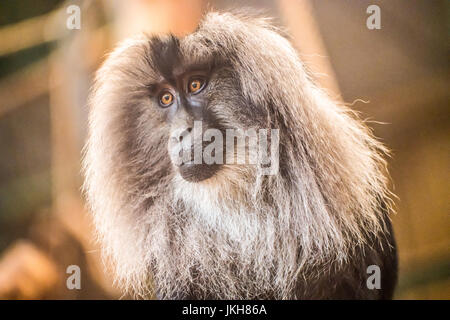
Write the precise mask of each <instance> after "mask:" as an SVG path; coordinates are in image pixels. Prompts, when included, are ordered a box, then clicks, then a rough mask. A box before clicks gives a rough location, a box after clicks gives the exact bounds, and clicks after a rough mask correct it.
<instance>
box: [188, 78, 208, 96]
mask: <svg viewBox="0 0 450 320" xmlns="http://www.w3.org/2000/svg"><path fill="white" fill-rule="evenodd" d="M205 83H206V81H205V79H202V78H193V79H191V80H189V86H188V91H189V92H190V93H193V94H196V93H199V92H200V91H202V90H203V88H204V87H205Z"/></svg>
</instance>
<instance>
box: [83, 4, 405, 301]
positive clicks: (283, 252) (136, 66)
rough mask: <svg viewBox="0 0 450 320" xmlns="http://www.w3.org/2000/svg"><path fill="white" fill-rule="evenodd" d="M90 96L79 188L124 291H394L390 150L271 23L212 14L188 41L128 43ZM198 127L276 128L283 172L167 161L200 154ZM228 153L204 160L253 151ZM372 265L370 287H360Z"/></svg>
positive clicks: (309, 294) (311, 295) (145, 294)
mask: <svg viewBox="0 0 450 320" xmlns="http://www.w3.org/2000/svg"><path fill="white" fill-rule="evenodd" d="M88 105H89V124H88V138H87V142H86V146H85V149H84V155H83V173H84V186H83V188H84V193H85V195H86V200H87V203H88V206H89V210H90V211H91V212H92V216H93V223H94V225H95V227H96V230H97V235H98V238H99V241H100V243H101V245H102V251H103V254H104V257H105V258H106V259H107V260H108V261H110V263H111V265H112V268H113V272H114V275H115V279H116V283H117V285H118V286H119V287H120V288H122V290H123V291H124V292H128V293H131V294H132V295H133V296H134V297H135V298H151V297H155V296H156V298H157V299H277V300H278V299H391V298H392V296H393V292H394V288H395V283H396V278H397V253H396V244H395V239H394V234H393V229H392V225H391V221H390V213H391V212H393V209H392V206H393V205H392V200H391V198H392V193H391V192H390V191H389V186H388V184H389V178H388V173H387V169H386V167H387V162H386V159H385V158H386V155H387V154H388V152H389V151H388V149H387V148H386V147H385V146H384V145H383V144H382V143H381V142H379V141H378V140H377V139H376V138H375V136H374V135H373V133H372V131H371V130H370V129H369V127H368V126H367V125H366V124H365V122H364V121H362V120H360V118H359V116H358V115H357V114H356V113H355V112H354V111H352V110H351V109H350V108H348V107H347V106H346V105H344V104H342V103H338V102H336V101H334V100H333V99H332V98H330V97H329V95H328V94H327V93H326V91H325V90H324V89H322V88H320V87H319V86H317V85H316V84H315V83H314V80H313V79H312V77H311V75H310V73H309V72H308V70H307V68H306V67H305V66H304V64H303V63H302V61H301V59H300V57H299V54H298V53H297V52H296V50H295V49H294V47H293V46H292V45H291V43H290V40H289V39H288V37H287V36H286V35H285V34H284V31H281V30H280V29H279V28H277V27H276V26H274V25H273V24H272V22H271V20H270V19H269V18H266V17H261V16H254V15H251V14H248V13H242V12H241V13H230V12H215V11H211V12H208V13H206V14H205V15H204V17H203V18H202V21H201V22H200V23H199V25H198V27H197V29H196V30H195V31H194V32H193V33H191V34H188V35H185V36H182V37H177V36H175V35H173V34H167V35H146V34H143V35H139V36H136V37H132V38H130V39H127V40H125V41H123V42H122V43H121V44H119V45H118V47H117V48H116V49H114V50H113V51H112V52H111V53H110V54H109V55H108V57H107V58H106V59H105V61H104V62H103V64H102V65H101V67H100V68H99V70H98V71H97V73H96V77H95V80H94V84H93V86H92V91H91V94H90V98H89V102H88ZM196 122H201V124H202V128H201V129H199V130H197V131H198V132H200V134H198V133H197V134H194V133H193V132H194V130H193V128H194V127H195V123H196ZM208 129H214V130H216V131H215V132H216V133H217V132H218V133H225V135H226V133H227V132H228V130H235V131H237V132H242V131H244V130H247V131H248V129H255V130H260V132H267V131H264V130H269V129H274V130H277V132H278V139H276V138H274V136H270V137H269V138H267V141H268V144H267V145H275V142H277V145H278V152H277V157H278V158H277V159H278V160H277V163H278V164H277V170H275V171H274V172H271V173H270V174H267V173H264V172H263V170H262V167H263V166H262V165H259V164H249V163H247V162H245V163H240V164H237V163H236V161H235V162H233V161H223V163H215V162H214V163H206V162H200V163H195V162H193V161H192V155H190V157H191V158H189V156H188V157H187V158H186V159H187V160H186V159H185V158H183V160H182V161H176V160H177V157H176V155H177V154H178V155H180V153H184V152H182V151H186V152H185V154H188V152H192V148H193V146H200V147H202V148H203V147H206V143H205V142H204V141H200V140H201V139H200V138H199V137H201V136H202V134H206V131H207V130H208ZM261 130H262V131H261ZM238 136H239V135H238ZM240 136H242V134H240ZM188 138H190V139H188ZM199 139H200V140H199ZM202 139H204V137H203V138H202ZM233 139H234V138H233ZM183 140H185V141H188V142H187V143H186V145H187V146H181V145H182V144H183ZM206 140H207V139H206ZM211 140H212V139H211ZM244 140H245V139H244ZM247 140H248V139H247ZM225 149H228V147H224V148H223V149H220V148H217V149H215V152H213V153H214V154H215V156H221V155H224V154H225V155H224V158H225V159H228V155H227V154H226V153H225V151H229V154H230V155H231V156H236V158H239V157H240V158H242V152H240V153H239V152H238V151H239V150H241V151H242V150H244V151H245V150H247V151H249V149H251V148H249V147H247V146H245V145H244V147H242V146H241V147H239V146H237V147H236V146H233V150H225ZM253 149H254V148H253ZM174 154H175V156H174ZM274 159H275V158H274ZM241 160H242V159H241ZM269 162H270V163H272V162H273V163H275V162H276V160H273V161H272V160H271V161H269ZM374 265H375V266H377V267H378V268H379V270H380V274H379V276H380V277H381V278H380V285H378V287H377V288H375V289H374V288H373V287H370V286H368V281H369V280H368V279H369V277H370V276H371V274H370V273H368V270H369V269H368V268H369V266H374Z"/></svg>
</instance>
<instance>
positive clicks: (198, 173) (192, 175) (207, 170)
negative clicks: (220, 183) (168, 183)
mask: <svg viewBox="0 0 450 320" xmlns="http://www.w3.org/2000/svg"><path fill="white" fill-rule="evenodd" d="M219 169H220V165H218V164H210V165H208V164H194V163H184V164H182V165H181V166H179V167H178V171H179V172H180V175H181V177H182V178H183V179H184V180H186V181H189V182H200V181H204V180H206V179H209V178H211V177H212V176H214V175H215V174H216V172H217V171H219Z"/></svg>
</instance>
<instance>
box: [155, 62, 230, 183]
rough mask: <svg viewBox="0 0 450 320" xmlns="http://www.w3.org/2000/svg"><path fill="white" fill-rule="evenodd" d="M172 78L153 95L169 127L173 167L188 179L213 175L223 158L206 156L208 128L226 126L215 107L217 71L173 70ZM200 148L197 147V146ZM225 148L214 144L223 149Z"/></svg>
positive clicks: (162, 83)
mask: <svg viewBox="0 0 450 320" xmlns="http://www.w3.org/2000/svg"><path fill="white" fill-rule="evenodd" d="M171 80H172V81H170V82H169V81H167V80H165V79H164V80H163V81H161V82H160V83H157V84H155V85H154V87H153V88H152V93H151V97H152V99H153V100H154V104H155V105H157V106H158V109H159V110H158V111H157V112H159V113H160V114H162V119H163V120H162V121H163V122H164V125H165V126H167V128H168V135H169V136H168V145H167V148H168V154H169V155H170V159H171V162H172V164H173V167H174V169H175V170H176V171H178V173H179V174H180V175H181V176H182V177H183V178H184V179H185V180H187V181H191V182H197V181H202V180H205V179H208V178H210V177H211V176H213V175H214V174H215V173H217V172H218V170H220V167H221V165H222V163H221V162H220V161H208V159H204V158H203V149H204V147H205V146H206V141H203V134H204V132H205V131H206V130H207V129H219V128H220V129H219V130H221V129H223V124H221V123H220V121H219V119H218V117H217V114H216V113H215V112H214V108H213V106H212V105H211V101H213V99H211V95H214V89H213V86H214V81H215V80H214V74H213V73H212V72H211V70H202V69H197V70H195V71H189V72H181V73H179V74H174V77H173V78H172V79H171ZM221 132H222V131H221ZM197 148H198V149H197ZM222 151H223V148H221V149H220V151H219V149H218V148H215V150H214V153H213V155H214V156H215V153H216V152H222Z"/></svg>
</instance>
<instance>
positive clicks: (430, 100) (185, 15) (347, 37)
mask: <svg viewBox="0 0 450 320" xmlns="http://www.w3.org/2000/svg"><path fill="white" fill-rule="evenodd" d="M372 4H376V5H378V6H379V8H380V12H381V29H378V30H377V29H375V30H369V29H368V28H367V26H366V20H367V19H368V17H369V16H370V15H371V14H369V13H367V12H366V10H367V8H368V7H369V6H370V5H372ZM71 5H76V6H78V7H79V8H80V17H81V21H80V22H81V24H80V29H69V28H68V27H67V21H68V19H70V17H71V16H73V14H74V13H75V14H76V11H71V9H69V12H68V11H67V10H68V8H69V7H70V6H71ZM243 6H245V7H247V8H249V10H250V11H255V12H262V13H265V14H266V15H269V16H272V17H273V18H274V22H275V24H277V25H278V26H280V27H282V28H284V29H285V30H287V31H288V33H289V34H290V35H291V37H292V42H293V44H294V45H295V47H296V48H297V49H298V51H299V52H300V55H301V57H302V58H303V60H304V61H305V62H306V64H307V65H308V67H309V69H310V70H311V72H312V73H313V74H314V77H315V80H316V81H317V82H318V83H319V84H320V85H321V86H323V87H325V88H326V89H327V90H328V92H329V93H330V94H331V95H332V96H333V97H335V98H336V99H340V100H342V101H343V102H345V103H348V104H349V105H351V107H352V108H353V109H355V110H357V111H359V112H360V114H361V117H362V118H364V119H368V120H371V121H372V122H370V126H371V127H372V128H373V129H374V132H375V134H376V135H377V136H378V137H379V138H380V139H381V140H382V141H383V142H384V143H385V144H386V145H387V146H388V147H389V148H390V149H392V158H391V159H390V160H389V168H390V172H391V176H392V181H393V183H392V189H393V191H394V192H395V193H396V195H397V196H398V199H397V200H396V211H397V213H396V215H395V216H393V222H394V229H395V233H396V237H397V242H398V250H399V258H400V279H399V284H398V287H397V291H396V295H395V297H396V298H398V299H450V233H449V232H450V215H449V214H450V208H449V204H450V194H449V180H450V179H449V178H450V167H449V164H450V163H449V160H450V158H449V154H450V153H449V151H450V140H449V129H450V123H449V111H450V108H449V107H450V99H449V98H450V90H449V84H450V81H449V80H450V79H449V75H450V74H449V70H450V68H449V67H450V65H449V58H450V56H449V40H450V38H449V31H450V2H449V1H447V0H441V1H440V0H433V1H429V0H336V1H325V0H272V1H269V0H255V1H231V0H211V1H206V0H164V1H163V0H132V1H131V0H129V1H119V0H114V1H113V0H108V1H106V0H105V1H100V0H99V1H87V0H84V1H60V0H41V1H34V0H21V1H16V0H3V1H1V2H0V155H1V156H0V298H3V299H5V298H6V299H116V298H128V297H127V296H122V295H121V293H120V292H119V291H118V290H117V289H116V288H115V287H114V286H113V280H112V279H111V275H110V272H105V271H104V270H105V268H104V266H103V263H102V261H101V259H100V254H99V248H98V246H97V245H96V243H95V241H94V236H93V228H92V225H91V222H90V218H89V214H87V212H86V210H85V207H84V202H83V199H82V196H81V193H80V186H81V183H82V177H81V175H80V154H81V149H82V147H83V144H84V140H85V135H86V120H87V107H86V97H87V94H88V89H89V86H90V84H91V81H92V78H93V73H94V72H95V70H96V68H98V66H99V64H100V63H101V62H102V61H103V59H104V55H105V54H106V53H107V52H108V51H109V50H110V49H111V48H113V47H114V45H115V44H116V43H117V41H119V40H121V39H123V38H125V37H127V36H129V35H132V34H135V33H138V32H142V31H145V32H148V33H161V32H164V33H166V32H173V33H175V34H177V35H183V34H186V33H189V32H192V31H193V30H194V29H195V27H196V25H197V23H198V21H199V19H200V18H201V16H202V14H203V13H204V12H205V11H208V10H210V9H212V8H213V9H218V10H227V9H230V8H234V9H236V8H241V7H243ZM71 8H72V9H73V7H71ZM72 22H73V21H72ZM69 265H78V266H80V269H81V290H76V289H75V290H69V289H68V288H67V287H66V279H67V277H68V276H70V274H67V273H66V269H67V267H68V266H69Z"/></svg>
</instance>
